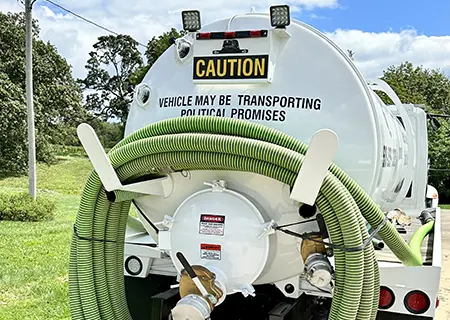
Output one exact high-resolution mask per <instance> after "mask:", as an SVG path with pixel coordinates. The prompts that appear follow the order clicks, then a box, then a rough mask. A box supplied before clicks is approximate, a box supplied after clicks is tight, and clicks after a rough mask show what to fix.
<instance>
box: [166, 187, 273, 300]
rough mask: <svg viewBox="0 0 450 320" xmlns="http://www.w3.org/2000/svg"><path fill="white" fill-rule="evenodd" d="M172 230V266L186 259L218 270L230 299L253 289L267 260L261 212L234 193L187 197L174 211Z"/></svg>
mask: <svg viewBox="0 0 450 320" xmlns="http://www.w3.org/2000/svg"><path fill="white" fill-rule="evenodd" d="M173 219H174V220H173V224H172V226H171V228H170V247H171V257H172V262H173V263H174V265H175V267H176V268H177V269H178V271H180V272H181V270H182V269H183V266H182V265H181V263H180V262H179V261H178V259H177V257H176V253H177V252H181V253H183V254H184V256H185V257H186V259H187V260H188V261H189V263H191V264H193V265H204V266H206V267H209V266H211V267H215V268H217V269H219V270H221V271H222V272H223V273H224V274H225V276H226V279H225V280H224V281H225V286H226V290H227V292H229V293H233V292H234V291H238V290H240V289H241V288H242V287H244V286H245V285H247V284H252V283H253V282H254V281H255V280H256V279H257V278H258V277H259V275H260V274H261V272H262V271H263V269H264V267H265V265H266V261H267V259H268V255H269V238H268V237H267V236H265V237H262V238H260V237H259V236H260V235H261V233H262V232H263V225H264V223H265V221H264V219H263V217H262V216H261V214H260V213H259V210H258V209H257V208H256V207H255V206H254V205H253V204H252V203H251V202H250V201H249V200H248V199H246V198H245V197H244V196H242V195H240V194H239V193H237V192H234V191H232V190H228V189H224V190H220V191H218V190H214V189H206V190H202V191H199V192H197V193H195V194H193V195H192V196H190V197H188V198H187V199H186V200H185V201H184V202H183V203H182V204H181V205H180V206H179V207H178V208H177V210H176V211H175V213H174V215H173Z"/></svg>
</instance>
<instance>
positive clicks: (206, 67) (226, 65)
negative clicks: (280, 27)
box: [193, 55, 269, 80]
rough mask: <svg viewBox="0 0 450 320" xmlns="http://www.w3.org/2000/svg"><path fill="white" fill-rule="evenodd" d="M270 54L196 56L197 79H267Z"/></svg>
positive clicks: (194, 75) (194, 65) (195, 69)
mask: <svg viewBox="0 0 450 320" xmlns="http://www.w3.org/2000/svg"><path fill="white" fill-rule="evenodd" d="M268 66H269V56H268V55H253V56H211V57H194V64H193V78H194V79H195V80H213V79H217V80H224V79H265V78H267V74H268V72H267V69H268Z"/></svg>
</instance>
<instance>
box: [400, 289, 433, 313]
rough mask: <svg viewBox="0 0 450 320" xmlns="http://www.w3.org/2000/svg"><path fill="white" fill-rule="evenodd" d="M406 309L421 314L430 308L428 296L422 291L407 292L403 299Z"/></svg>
mask: <svg viewBox="0 0 450 320" xmlns="http://www.w3.org/2000/svg"><path fill="white" fill-rule="evenodd" d="M404 304H405V307H406V309H408V311H409V312H411V313H414V314H422V313H425V312H427V311H428V309H429V308H430V298H429V297H428V296H427V295H426V294H425V293H424V292H422V291H419V290H415V291H411V292H409V293H408V294H407V295H406V297H405V300H404Z"/></svg>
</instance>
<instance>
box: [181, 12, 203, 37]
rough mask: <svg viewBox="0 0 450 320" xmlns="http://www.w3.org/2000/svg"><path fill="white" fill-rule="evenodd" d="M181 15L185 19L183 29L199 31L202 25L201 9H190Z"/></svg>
mask: <svg viewBox="0 0 450 320" xmlns="http://www.w3.org/2000/svg"><path fill="white" fill-rule="evenodd" d="M181 17H182V19H183V29H184V30H186V31H189V32H194V31H198V30H200V29H201V27H202V23H201V19H200V11H198V10H188V11H182V12H181Z"/></svg>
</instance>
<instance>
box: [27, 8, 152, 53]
mask: <svg viewBox="0 0 450 320" xmlns="http://www.w3.org/2000/svg"><path fill="white" fill-rule="evenodd" d="M35 1H36V0H35ZM45 1H47V2H49V3H51V4H52V5H54V6H56V7H58V8H60V9H61V10H64V11H66V12H67V13H70V14H72V15H74V16H75V17H77V18H80V19H81V20H83V21H86V22H87V23H90V24H92V25H94V26H96V27H98V28H100V29H103V30H105V31H107V32H109V33H112V34H115V35H116V36H118V35H119V34H118V33H117V32H115V31H113V30H111V29H108V28H106V27H103V26H101V25H99V24H98V23H95V22H94V21H92V20H89V19H87V18H85V17H83V16H81V15H79V14H77V13H75V12H73V11H71V10H69V9H66V8H64V7H63V6H61V5H59V4H57V3H55V2H53V1H51V0H45ZM135 41H136V40H135ZM136 42H137V43H138V44H139V45H140V46H143V47H145V48H147V46H146V45H145V44H142V43H140V42H139V41H136Z"/></svg>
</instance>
